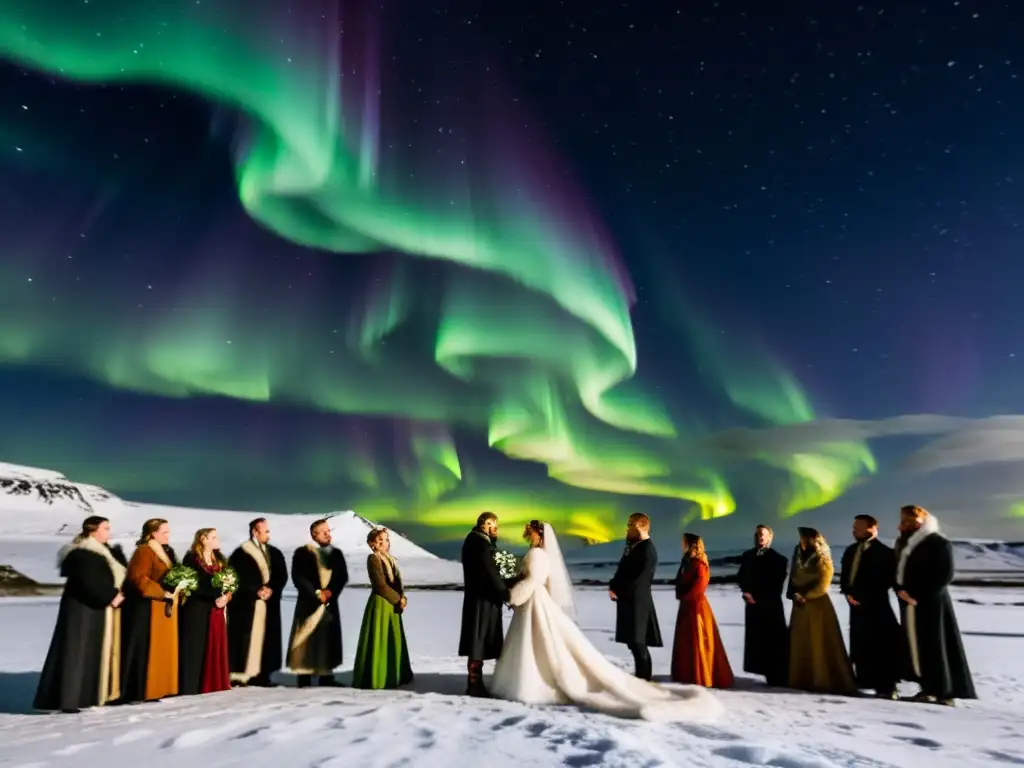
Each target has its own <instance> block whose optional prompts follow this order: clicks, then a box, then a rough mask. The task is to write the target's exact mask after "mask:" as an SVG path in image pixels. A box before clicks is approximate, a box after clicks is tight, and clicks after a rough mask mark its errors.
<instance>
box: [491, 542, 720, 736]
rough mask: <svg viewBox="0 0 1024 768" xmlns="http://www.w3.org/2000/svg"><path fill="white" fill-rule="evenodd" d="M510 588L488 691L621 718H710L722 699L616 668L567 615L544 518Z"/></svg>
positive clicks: (554, 545)
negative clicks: (508, 613) (538, 543)
mask: <svg viewBox="0 0 1024 768" xmlns="http://www.w3.org/2000/svg"><path fill="white" fill-rule="evenodd" d="M522 576H523V578H522V580H521V581H520V582H519V583H517V584H516V585H515V586H513V587H512V590H511V593H512V595H511V600H510V602H511V604H512V606H513V608H514V610H515V613H514V615H513V617H512V622H511V624H510V625H509V628H508V634H507V635H506V636H505V645H504V650H503V651H502V653H501V657H500V658H499V659H498V664H497V666H496V667H495V669H494V676H493V677H492V678H491V684H490V690H491V693H492V695H494V696H496V697H497V698H500V699H507V700H509V701H520V702H524V703H527V704H576V705H577V706H580V707H586V708H588V709H593V710H597V711H598V712H603V713H605V714H609V715H616V716H619V717H632V718H640V719H643V720H652V721H662V722H664V721H689V722H708V721H710V720H714V719H716V718H717V717H718V716H719V715H721V714H722V712H723V709H722V705H721V704H720V703H719V701H718V699H717V698H715V696H714V695H713V694H712V693H711V692H710V691H708V690H707V689H706V688H702V687H700V686H695V685H687V686H673V687H672V688H671V689H668V688H661V687H659V686H657V685H655V684H653V683H649V682H647V681H645V680H640V679H639V678H636V677H634V676H633V675H631V674H629V673H628V672H626V671H624V670H622V669H620V668H619V667H616V666H615V665H614V664H612V662H610V661H609V660H608V659H607V658H605V656H604V655H603V654H602V653H600V652H599V651H598V650H597V649H596V648H595V647H594V646H593V645H591V643H590V641H589V640H587V638H586V637H585V636H584V634H583V632H582V631H581V630H580V628H579V627H577V626H576V623H575V622H574V621H573V619H572V614H573V613H574V610H573V599H572V582H571V581H570V580H569V574H568V572H567V571H566V568H565V562H564V560H563V559H562V554H561V551H560V550H559V547H558V540H557V539H556V538H555V534H554V531H553V530H552V529H551V526H550V525H548V524H546V523H545V524H544V544H543V545H542V547H534V548H533V549H531V550H530V551H529V552H528V553H527V555H526V558H525V559H524V561H523V567H522Z"/></svg>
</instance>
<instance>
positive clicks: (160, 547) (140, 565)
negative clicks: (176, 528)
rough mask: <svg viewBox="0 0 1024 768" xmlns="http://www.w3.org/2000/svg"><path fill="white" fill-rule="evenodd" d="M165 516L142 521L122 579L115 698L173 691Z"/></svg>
mask: <svg viewBox="0 0 1024 768" xmlns="http://www.w3.org/2000/svg"><path fill="white" fill-rule="evenodd" d="M170 539H171V528H170V526H169V525H168V524H167V521H166V520H163V519H160V518H151V519H150V520H147V521H146V522H145V523H143V524H142V536H141V537H140V538H139V541H138V547H136V549H135V552H134V554H132V559H131V560H130V561H129V562H128V575H127V577H126V579H125V601H124V607H123V609H122V610H123V611H124V618H123V627H122V629H123V632H122V638H123V639H122V645H121V647H122V648H123V649H124V657H123V659H122V664H121V700H122V701H123V702H135V701H153V700H155V699H162V698H164V697H165V696H176V695H177V693H178V595H177V594H175V593H174V592H168V591H167V589H165V588H164V585H163V583H162V582H163V579H164V576H166V575H167V572H168V571H170V570H171V568H172V567H174V563H175V560H176V558H175V556H174V550H173V549H171V547H170V545H169V544H168V542H169V541H170Z"/></svg>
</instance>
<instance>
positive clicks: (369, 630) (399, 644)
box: [352, 528, 412, 689]
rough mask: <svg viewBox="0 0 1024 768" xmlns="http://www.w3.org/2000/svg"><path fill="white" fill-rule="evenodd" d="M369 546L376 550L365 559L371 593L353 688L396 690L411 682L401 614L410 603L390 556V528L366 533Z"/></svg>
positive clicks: (393, 559) (355, 668) (375, 529)
mask: <svg viewBox="0 0 1024 768" xmlns="http://www.w3.org/2000/svg"><path fill="white" fill-rule="evenodd" d="M366 543H367V544H369V545H370V549H371V550H373V551H372V552H371V554H370V555H369V557H367V558H366V570H367V572H368V574H369V576H370V585H371V592H370V599H369V600H367V601H366V610H365V611H364V612H363V626H362V628H361V629H360V630H359V647H358V648H357V649H356V661H355V665H354V666H353V668H352V686H353V687H354V688H372V689H380V688H397V687H398V686H400V685H406V684H407V683H411V682H412V666H411V665H410V664H409V646H408V645H407V644H406V642H405V628H404V627H403V626H402V612H403V611H404V610H405V606H406V604H407V602H408V601H407V600H406V598H405V590H404V589H403V587H402V574H401V573H400V572H399V570H398V561H397V560H395V558H393V557H392V556H391V536H390V535H389V534H388V531H387V529H386V528H374V529H373V530H371V531H370V532H369V533H368V534H367V536H366Z"/></svg>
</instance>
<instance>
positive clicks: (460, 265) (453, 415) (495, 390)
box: [0, 0, 1024, 550]
mask: <svg viewBox="0 0 1024 768" xmlns="http://www.w3.org/2000/svg"><path fill="white" fill-rule="evenodd" d="M373 5H374V8H375V10H374V11H373V12H370V11H368V10H367V6H368V4H367V3H357V2H351V1H349V2H340V3H339V2H336V1H328V0H303V1H302V2H293V3H291V4H289V3H286V2H282V1H281V0H274V1H273V2H271V1H270V0H247V1H246V2H244V3H243V2H241V1H240V0H230V1H229V0H202V2H196V3H191V2H187V3H186V2H170V1H169V0H168V1H167V2H155V3H139V2H137V1H136V2H129V1H128V0H89V2H85V3H83V2H81V0H75V1H74V2H71V0H68V1H67V2H64V1H63V0H60V1H58V0H49V2H46V3H39V2H30V1H29V0H20V1H12V2H6V3H4V4H3V7H2V8H0V55H2V57H3V63H2V66H0V93H2V94H3V98H2V100H0V171H2V173H0V216H2V217H3V220H2V221H0V243H2V251H0V253H2V256H0V424H2V430H0V459H2V460H3V461H7V462H12V463H21V464H29V465H33V466H42V467H47V468H51V469H57V470H60V471H62V472H64V473H65V474H66V475H67V476H69V477H71V478H72V479H74V480H77V481H81V482H89V483H95V484H99V485H102V486H104V487H106V488H108V489H110V490H111V491H114V492H115V493H118V494H120V495H122V496H125V497H127V498H130V499H136V500H142V501H151V502H158V503H167V504H179V505H185V506H203V507H215V508H226V509H246V510H258V511H264V512H319V511H328V510H335V509H355V510H357V511H358V512H360V513H361V514H364V515H366V516H367V517H371V518H374V519H377V520H380V521H382V522H386V523H390V524H394V525H395V526H396V527H399V528H401V529H402V530H404V531H406V532H407V533H409V534H410V535H412V536H413V537H414V538H417V539H418V540H421V541H423V542H424V543H430V542H443V541H446V540H451V539H452V538H454V537H456V536H458V535H459V533H461V532H462V531H464V530H465V529H466V528H467V527H468V526H469V525H471V524H472V520H473V519H474V518H475V516H476V514H477V513H478V512H479V511H482V510H483V509H493V510H495V511H496V512H498V513H499V514H500V515H501V516H502V518H503V519H504V520H505V521H506V523H508V522H516V523H518V522H521V521H523V520H524V519H525V520H528V519H530V518H532V517H541V518H544V519H547V520H550V521H551V522H552V523H554V524H555V525H556V527H559V528H561V529H562V530H563V533H567V534H570V535H575V536H579V537H586V538H590V539H595V540H606V539H608V538H610V537H612V538H613V537H617V536H618V535H619V534H620V531H621V530H622V525H623V523H624V521H625V517H626V515H627V514H628V513H629V512H631V511H638V510H642V511H647V512H648V513H650V514H651V515H652V516H653V517H654V519H655V523H656V525H657V526H658V527H659V529H660V530H661V531H666V530H668V531H679V530H681V529H682V528H683V527H686V528H687V529H695V530H697V531H699V532H701V533H702V534H703V535H704V536H705V537H706V538H707V539H708V547H709V549H712V550H717V549H720V548H722V547H724V546H727V545H732V544H733V543H734V542H737V541H741V540H745V539H746V538H747V537H748V535H749V532H750V529H751V527H752V526H753V525H754V524H756V523H758V522H768V523H769V524H772V525H774V526H775V527H776V528H777V529H781V530H786V531H789V530H790V529H792V528H793V527H794V526H795V525H796V523H797V521H796V520H795V519H793V518H794V517H795V516H797V515H799V521H800V522H801V523H804V524H811V525H817V526H819V527H821V528H822V530H824V531H826V532H827V533H829V534H832V535H842V536H846V535H847V534H846V533H845V531H846V529H847V527H848V521H849V518H850V516H851V515H852V514H856V513H858V512H869V513H872V514H875V515H876V516H878V517H880V518H882V519H883V520H884V521H885V522H884V523H883V528H884V530H885V531H886V532H887V533H890V532H892V531H893V530H894V526H895V518H896V511H897V509H898V507H899V506H900V505H901V504H905V503H919V504H922V505H924V506H926V507H928V508H929V509H931V510H932V511H933V512H934V513H935V514H937V515H938V517H939V519H940V520H941V521H942V522H943V524H944V526H945V528H947V529H948V530H949V531H950V532H951V533H953V534H955V535H960V536H975V537H1007V536H1019V535H1020V534H1021V533H1024V512H1022V510H1024V480H1022V479H1020V478H1021V472H1020V470H1021V468H1022V465H1024V416H1015V415H1014V414H1016V413H1024V387H1022V386H1021V385H1022V382H1024V313H1022V312H1021V308H1020V307H1021V305H1020V302H1021V290H1020V286H1021V285H1022V280H1024V262H1022V260H1021V259H1020V253H1021V245H1022V244H1024V230H1022V228H1021V221H1022V217H1024V194H1022V192H1021V190H1022V189H1024V145H1022V144H1021V143H1020V141H1019V138H1018V136H1019V131H1020V125H1021V121H1022V119H1024V98H1022V94H1024V92H1022V87H1024V80H1022V78H1024V66H1022V65H1024V59H1021V60H1020V61H1018V60H1017V57H1016V56H1015V54H1017V53H1019V40H1020V39H1022V38H1021V35H1022V34H1024V29H1022V28H1021V27H1022V25H1024V24H1022V22H1024V16H1022V14H1021V13H1020V12H1019V11H1014V10H1012V8H1013V6H1011V5H1010V4H996V3H981V2H968V1H967V0H961V1H960V2H949V1H946V0H943V2H932V3H890V4H879V3H862V4H858V3H821V2H801V1H799V0H793V2H788V3H781V4H780V3H755V2H752V1H748V2H740V1H739V0H735V1H733V0H719V2H703V1H702V0H695V1H694V2H688V3H679V4H671V3H659V2H649V3H632V2H605V3H592V4H587V3H571V4H570V3H561V2H554V0H551V1H550V2H540V1H539V0H537V1H531V2H524V3H517V4H514V5H513V6H509V5H508V4H501V3H485V2H481V0H475V1H471V0H454V1H453V2H448V3H443V4H442V3H433V2H427V1H426V0H424V1H423V2H412V0H408V1H407V2H396V1H395V0H385V2H382V3H379V4H377V3H375V4H373ZM289 6H290V7H289ZM1015 42H1018V44H1017V45H1014V43H1015Z"/></svg>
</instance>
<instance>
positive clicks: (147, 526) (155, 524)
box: [136, 517, 168, 547]
mask: <svg viewBox="0 0 1024 768" xmlns="http://www.w3.org/2000/svg"><path fill="white" fill-rule="evenodd" d="M167 524H168V523H167V521H166V520H164V519H163V518H162V517H151V518H149V520H147V521H146V522H144V523H143V524H142V535H141V536H139V540H138V541H137V542H136V543H137V544H138V545H139V546H140V547H141V546H143V545H145V544H148V543H149V541H150V539H152V538H153V534H154V533H156V532H157V531H159V530H160V526H161V525H167Z"/></svg>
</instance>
